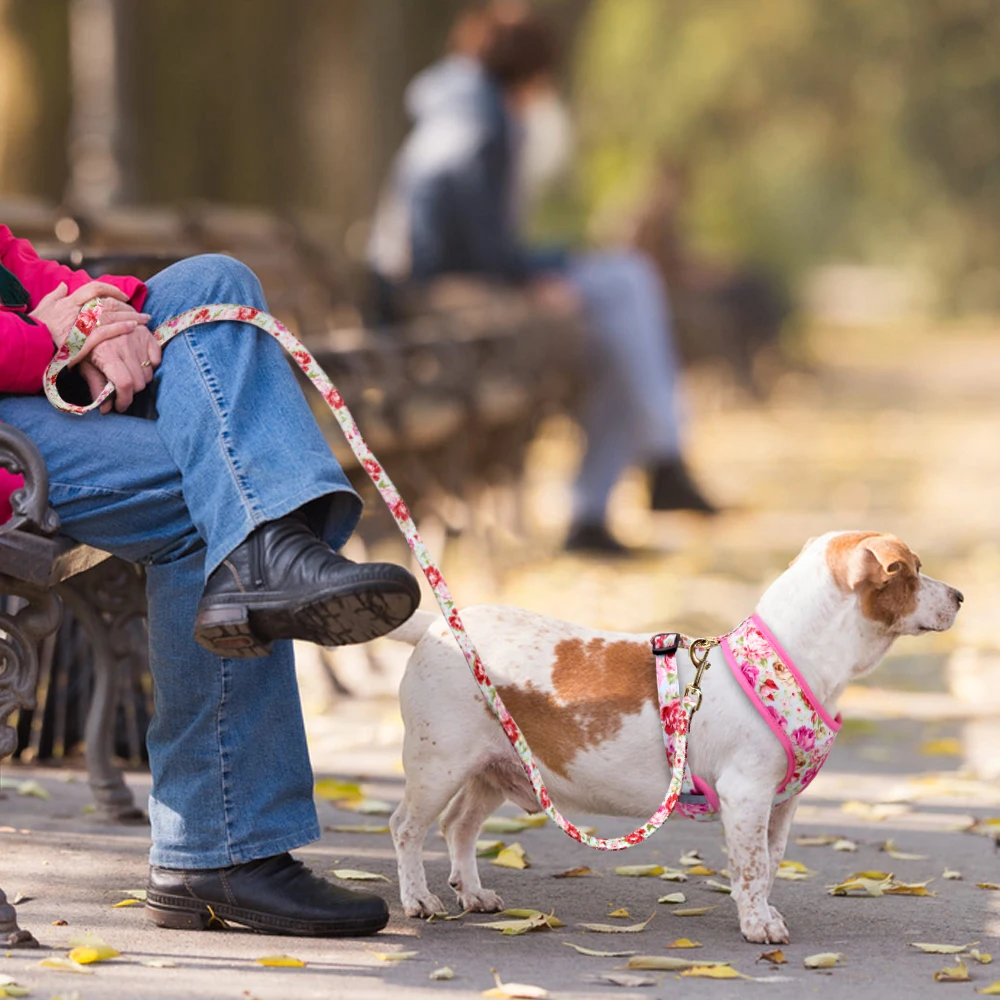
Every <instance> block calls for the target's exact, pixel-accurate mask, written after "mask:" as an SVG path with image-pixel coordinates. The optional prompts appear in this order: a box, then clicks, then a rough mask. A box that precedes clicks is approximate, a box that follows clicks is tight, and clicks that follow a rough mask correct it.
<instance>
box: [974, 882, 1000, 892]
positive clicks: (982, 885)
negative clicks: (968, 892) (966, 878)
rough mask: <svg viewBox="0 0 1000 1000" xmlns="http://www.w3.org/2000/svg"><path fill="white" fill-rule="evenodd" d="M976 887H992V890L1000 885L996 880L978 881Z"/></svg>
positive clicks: (999, 887)
mask: <svg viewBox="0 0 1000 1000" xmlns="http://www.w3.org/2000/svg"><path fill="white" fill-rule="evenodd" d="M976 888H977V889H992V890H994V891H996V890H998V889H1000V885H997V884H996V882H977V883H976Z"/></svg>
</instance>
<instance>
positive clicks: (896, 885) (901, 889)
mask: <svg viewBox="0 0 1000 1000" xmlns="http://www.w3.org/2000/svg"><path fill="white" fill-rule="evenodd" d="M933 881H934V879H932V878H929V879H928V880H927V882H897V881H896V880H895V879H893V880H892V882H891V884H890V885H889V886H888V887H887V888H886V890H885V894H886V895H887V896H936V895H937V893H936V892H931V891H930V890H929V889H928V888H927V885H928V883H929V882H933Z"/></svg>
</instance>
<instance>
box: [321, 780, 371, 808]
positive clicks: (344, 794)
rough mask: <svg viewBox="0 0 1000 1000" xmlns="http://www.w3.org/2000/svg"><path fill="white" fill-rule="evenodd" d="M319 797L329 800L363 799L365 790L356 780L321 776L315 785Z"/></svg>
mask: <svg viewBox="0 0 1000 1000" xmlns="http://www.w3.org/2000/svg"><path fill="white" fill-rule="evenodd" d="M313 791H314V792H315V794H316V796H317V798H321V799H326V800H327V801H328V802H338V801H348V800H350V799H354V800H357V799H363V798H364V797H365V796H364V792H362V791H361V786H360V785H359V784H358V783H357V782H356V781H342V780H341V779H340V778H320V780H319V781H317V782H316V784H315V785H314V786H313Z"/></svg>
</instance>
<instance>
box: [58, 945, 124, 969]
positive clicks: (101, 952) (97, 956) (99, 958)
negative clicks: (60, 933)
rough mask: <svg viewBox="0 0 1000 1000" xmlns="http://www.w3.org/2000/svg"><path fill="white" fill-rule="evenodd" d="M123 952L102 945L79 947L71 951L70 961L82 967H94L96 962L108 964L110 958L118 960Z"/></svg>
mask: <svg viewBox="0 0 1000 1000" xmlns="http://www.w3.org/2000/svg"><path fill="white" fill-rule="evenodd" d="M119 955H121V952H120V951H118V950H117V949H116V948H112V947H111V945H109V944H105V943H104V942H103V941H102V942H101V943H100V944H96V943H95V944H92V945H78V946H77V947H76V948H73V949H71V950H70V953H69V959H70V961H71V962H79V963H80V965H93V964H94V962H106V961H107V960H108V959H109V958H118V957H119Z"/></svg>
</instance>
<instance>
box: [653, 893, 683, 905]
mask: <svg viewBox="0 0 1000 1000" xmlns="http://www.w3.org/2000/svg"><path fill="white" fill-rule="evenodd" d="M657 902H658V903H686V902H687V896H685V895H684V893H683V892H668V893H667V894H666V895H665V896H660V898H659V899H658V900H657Z"/></svg>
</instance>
